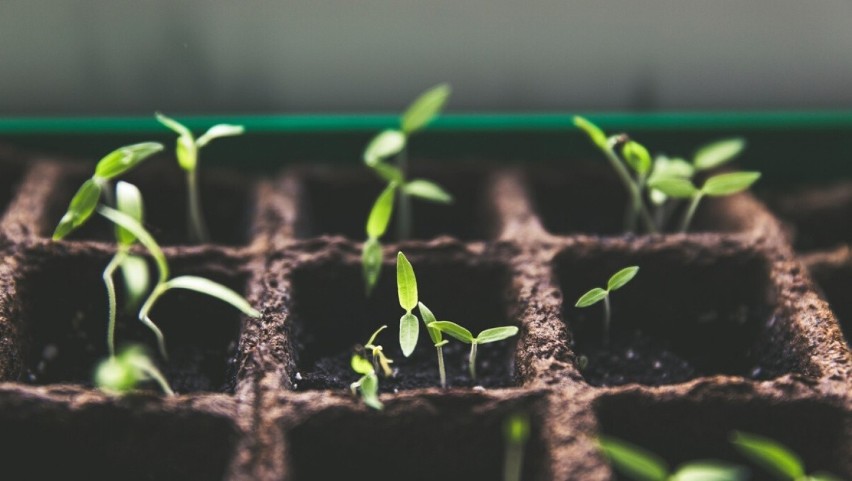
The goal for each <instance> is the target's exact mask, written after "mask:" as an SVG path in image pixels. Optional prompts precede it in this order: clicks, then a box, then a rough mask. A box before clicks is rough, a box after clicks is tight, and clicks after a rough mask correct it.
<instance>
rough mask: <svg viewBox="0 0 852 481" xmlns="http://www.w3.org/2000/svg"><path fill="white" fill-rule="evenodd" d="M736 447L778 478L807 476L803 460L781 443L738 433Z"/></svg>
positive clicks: (735, 437) (793, 478)
mask: <svg viewBox="0 0 852 481" xmlns="http://www.w3.org/2000/svg"><path fill="white" fill-rule="evenodd" d="M732 442H733V444H734V446H735V447H736V448H737V449H738V450H739V451H740V452H741V453H742V454H744V455H745V456H746V457H748V458H749V459H751V460H752V461H753V462H754V463H756V464H758V465H760V466H762V467H763V468H765V469H766V470H768V471H770V472H772V473H773V474H775V475H776V476H780V477H782V478H789V479H791V480H798V479H800V478H802V477H803V476H805V465H804V463H802V460H801V459H799V457H798V456H796V454H795V453H793V452H792V451H790V450H789V449H788V448H787V447H786V446H784V445H782V444H781V443H779V442H777V441H775V440H773V439H769V438H766V437H763V436H757V435H755V434H750V433H745V432H740V431H737V432H735V433H734V435H733V439H732Z"/></svg>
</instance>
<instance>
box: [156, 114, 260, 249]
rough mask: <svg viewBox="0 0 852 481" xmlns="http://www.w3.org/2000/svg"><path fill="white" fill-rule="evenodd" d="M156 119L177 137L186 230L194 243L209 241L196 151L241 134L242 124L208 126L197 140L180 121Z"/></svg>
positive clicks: (242, 130)
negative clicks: (185, 195) (185, 201)
mask: <svg viewBox="0 0 852 481" xmlns="http://www.w3.org/2000/svg"><path fill="white" fill-rule="evenodd" d="M156 116H157V120H158V121H159V122H160V123H161V124H163V125H165V126H166V127H168V128H169V129H171V130H172V131H174V132H175V133H177V134H178V138H177V145H176V148H175V153H176V155H177V161H178V164H179V165H180V168H181V169H183V170H184V172H186V186H187V195H188V198H187V219H188V224H187V231H188V234H189V239H190V240H191V241H193V242H207V241H208V240H209V238H210V236H209V234H208V231H207V224H206V223H205V222H204V214H203V209H202V208H201V192H200V190H199V186H198V156H199V151H200V150H201V149H202V148H203V147H204V146H206V145H207V144H209V143H210V142H211V141H212V140H213V139H218V138H221V137H233V136H235V135H242V134H243V133H244V132H245V128H244V127H243V126H242V125H229V124H218V125H214V126H213V127H210V128H209V129H208V130H207V132H205V133H204V134H203V135H202V136H201V137H198V138H197V139H196V138H195V136H193V135H192V132H190V130H189V129H188V128H187V127H186V126H185V125H183V124H181V123H180V122H178V121H176V120H174V119H172V118H169V117H166V116H165V115H163V114H161V113H159V112H158V113H157V114H156Z"/></svg>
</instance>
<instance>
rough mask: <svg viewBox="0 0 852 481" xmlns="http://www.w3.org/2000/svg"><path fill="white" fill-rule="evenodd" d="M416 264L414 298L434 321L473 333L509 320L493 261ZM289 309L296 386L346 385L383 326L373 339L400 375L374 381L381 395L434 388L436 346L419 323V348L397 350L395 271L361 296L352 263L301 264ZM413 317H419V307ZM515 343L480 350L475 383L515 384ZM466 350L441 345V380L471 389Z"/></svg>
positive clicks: (501, 276) (502, 281) (502, 278)
mask: <svg viewBox="0 0 852 481" xmlns="http://www.w3.org/2000/svg"><path fill="white" fill-rule="evenodd" d="M425 259H426V258H424V261H420V260H419V259H417V258H413V257H412V258H410V260H411V262H412V263H413V264H414V270H415V273H416V276H417V285H418V290H419V297H420V300H421V301H422V302H423V303H424V304H426V306H428V307H429V308H430V309H431V310H432V312H433V313H434V314H435V316H436V317H438V318H439V319H442V320H453V321H454V322H458V323H459V324H462V325H464V326H465V327H467V328H468V329H470V330H471V331H472V332H473V333H474V334H477V333H478V332H479V331H481V330H482V329H485V328H488V327H495V326H498V325H507V324H512V321H511V320H510V319H508V317H507V309H506V308H507V299H506V297H505V296H506V292H507V287H508V283H509V279H508V274H507V272H506V270H505V269H504V268H503V267H502V266H501V265H497V264H490V263H487V262H482V261H476V262H475V263H473V264H463V263H456V262H452V261H442V260H440V259H436V258H431V259H428V260H425ZM290 278H291V281H290V283H291V284H292V297H291V300H292V307H291V310H290V314H289V316H288V318H287V319H286V320H285V326H287V328H288V329H289V337H290V346H291V349H294V350H295V358H296V366H295V369H296V372H291V373H290V374H291V376H290V377H291V380H292V382H293V384H294V385H295V387H296V389H299V390H305V389H340V388H346V387H348V386H349V384H350V383H351V382H353V381H355V380H357V378H358V376H357V375H355V373H354V372H353V371H352V369H351V367H350V359H351V357H352V353H353V352H354V349H355V348H356V347H357V346H358V345H362V344H363V343H365V342H367V340H368V338H369V337H370V335H371V334H372V333H373V331H375V330H376V329H377V328H378V327H380V326H381V325H383V324H384V325H387V326H388V329H386V330H385V331H383V332H382V333H381V334H380V335H379V337H378V339H377V342H378V343H379V344H381V345H382V346H383V347H384V351H385V353H386V354H387V355H388V356H389V357H390V358H391V359H393V360H394V364H393V366H394V367H395V368H397V369H398V374H397V376H395V377H392V378H384V377H382V378H381V380H380V385H381V389H382V391H383V392H393V391H396V390H398V389H412V388H419V387H435V386H438V385H439V378H438V369H437V359H436V352H435V348H434V347H433V346H432V343H431V340H430V339H429V335H428V333H427V332H426V329H425V327H423V325H422V322H421V330H420V337H419V340H418V344H417V348H416V349H415V351H414V353H413V354H412V355H411V357H409V358H405V357H403V355H402V352H401V350H400V347H399V318H400V317H401V316H402V315H403V314H404V311H403V310H402V308H401V307H399V300H398V297H397V291H396V271H395V269H394V268H393V267H391V266H388V267H386V268H385V269H384V271H383V272H382V277H381V280H380V282H379V284H378V286H376V288H375V290H374V291H373V293H372V295H371V296H370V297H367V296H366V295H365V293H364V282H363V280H362V277H361V266H360V264H356V263H354V262H351V263H350V262H332V261H327V262H319V263H312V264H308V265H303V266H301V267H299V268H297V269H296V271H295V272H293V273H292V274H291V275H290ZM414 313H415V315H418V316H419V312H418V310H417V309H415V310H414ZM514 346H515V339H514V338H512V339H509V340H506V341H503V342H497V343H493V344H485V345H482V346H480V348H479V352H478V354H477V375H478V377H477V383H476V384H481V385H484V386H488V387H498V386H510V385H513V384H515V382H516V380H515V368H514V351H513V348H514ZM468 351H469V347H468V345H466V344H462V343H460V342H458V341H455V340H450V343H449V344H448V345H446V346H444V359H445V363H446V371H447V380H448V384H449V385H451V386H471V385H473V384H474V383H472V382H471V380H470V376H469V375H468V370H467V355H468Z"/></svg>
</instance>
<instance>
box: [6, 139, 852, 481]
mask: <svg viewBox="0 0 852 481" xmlns="http://www.w3.org/2000/svg"><path fill="white" fill-rule="evenodd" d="M5 157H6V158H3V159H0V172H3V173H5V175H4V176H3V177H2V183H0V202H3V210H4V212H5V213H4V215H3V219H2V222H0V236H2V237H0V239H2V249H3V257H2V262H0V293H2V295H0V375H2V380H3V381H5V382H3V383H2V384H0V469H2V470H3V471H2V473H3V475H4V476H8V477H9V478H10V479H48V478H59V477H63V478H69V479H77V478H85V479H92V480H99V479H115V478H116V477H121V478H122V479H130V480H135V479H140V480H141V479H158V480H168V479H176V480H177V479H179V480H202V479H203V480H210V479H227V480H280V479H285V480H296V481H312V480H326V479H359V478H360V477H363V475H362V473H363V472H364V471H363V470H364V469H369V470H370V479H372V480H379V481H381V480H398V479H408V480H430V481H431V480H436V479H440V480H445V481H456V480H474V479H476V480H478V479H489V480H491V479H500V478H501V470H502V462H503V456H504V454H503V440H502V434H501V424H502V422H503V420H504V419H505V418H506V417H507V416H508V415H509V414H511V413H514V412H517V411H524V412H526V413H528V414H529V416H530V420H531V428H532V432H531V436H530V439H529V441H528V443H527V445H526V448H525V463H524V468H523V479H524V480H583V481H587V480H588V481H596V480H601V481H603V480H607V479H620V478H615V477H614V475H613V473H612V471H611V470H610V468H609V467H608V466H607V464H606V463H605V462H604V460H603V458H602V457H601V455H600V454H599V453H598V452H597V449H596V446H595V441H594V439H595V436H596V435H598V434H600V433H605V434H610V435H613V436H618V437H621V438H624V439H626V440H628V441H632V442H635V443H638V444H641V445H643V446H646V447H648V448H649V449H652V450H655V451H657V452H659V453H660V454H661V455H663V456H665V457H666V459H667V460H668V461H669V462H671V463H677V462H681V461H684V460H687V459H692V458H694V457H702V458H706V457H717V458H721V459H728V460H732V461H739V458H738V457H737V455H736V454H735V453H734V452H733V451H732V450H731V448H730V446H729V444H728V442H727V437H728V435H729V433H730V431H731V430H733V429H742V430H746V431H754V432H758V433H762V434H766V435H769V436H772V437H774V438H776V439H777V440H779V441H781V442H783V443H785V444H787V445H789V446H790V447H792V448H793V449H795V450H797V452H799V453H800V454H801V455H802V456H803V458H804V459H805V461H806V463H807V465H808V468H809V469H810V470H814V471H816V470H827V471H831V472H834V473H836V474H838V475H839V476H841V477H845V478H850V477H852V456H850V455H849V454H850V446H852V394H850V390H852V389H851V388H850V387H852V354H850V351H849V346H848V344H847V343H846V342H845V341H844V338H843V335H842V332H841V328H840V325H839V323H838V321H837V319H836V318H835V316H834V314H833V313H832V311H831V310H830V309H829V307H828V304H827V303H826V302H825V301H824V300H823V299H822V298H821V297H820V296H819V294H818V293H817V291H816V289H815V288H814V285H813V283H812V282H811V280H810V277H809V274H808V273H807V271H806V269H805V268H804V264H803V263H802V262H801V260H800V259H799V258H797V257H796V256H795V255H794V251H793V249H792V247H791V246H790V245H789V244H788V242H787V236H786V235H785V234H784V231H783V230H782V227H781V224H780V223H779V222H778V221H777V220H776V218H775V217H773V215H772V214H770V213H769V211H767V210H766V209H765V208H764V207H763V205H762V204H761V203H760V202H758V201H756V200H755V199H754V198H753V197H752V196H751V195H749V194H741V195H737V196H734V197H731V198H725V199H713V200H709V201H707V202H706V203H705V204H704V205H703V206H702V207H701V209H700V210H699V212H698V217H697V218H696V224H695V226H696V229H697V233H693V234H688V235H655V236H622V235H619V234H618V233H617V222H618V219H620V216H621V213H622V212H623V208H624V207H623V205H624V204H623V197H621V196H622V194H621V191H620V189H619V186H618V184H616V183H615V182H613V179H612V177H611V176H607V175H606V171H605V170H602V169H600V168H597V167H592V168H586V167H580V166H577V165H573V164H572V165H571V166H570V167H566V168H565V169H558V170H552V169H544V168H532V167H530V168H521V167H517V168H512V167H501V168H495V167H492V166H489V165H488V164H469V165H462V166H458V165H455V166H453V167H451V168H450V167H446V166H442V165H435V166H433V167H429V168H426V169H424V175H425V176H427V177H429V178H433V179H435V180H437V181H438V182H440V183H442V185H444V186H445V187H447V188H448V189H449V190H450V191H454V192H458V197H457V203H456V205H454V206H452V207H435V206H427V205H417V206H416V207H415V209H414V216H415V225H416V228H415V239H413V240H411V241H406V242H401V243H399V242H396V241H395V240H394V239H393V238H392V236H390V238H388V239H385V240H384V241H385V254H386V255H385V269H384V271H383V274H382V280H381V282H380V284H379V285H378V287H377V288H376V290H375V292H374V293H373V295H372V296H371V297H370V298H369V299H368V298H365V297H364V295H363V284H362V282H361V277H360V264H359V257H360V249H361V242H362V241H363V237H364V232H363V221H364V219H365V217H366V214H367V211H368V210H369V207H370V204H371V202H372V200H373V199H374V198H375V196H376V195H377V194H378V193H379V191H380V190H381V184H380V183H379V182H377V181H375V179H374V178H373V177H372V176H371V175H370V174H369V173H367V172H364V171H363V169H358V168H353V169H346V168H323V167H310V168H308V167H293V168H287V169H285V170H284V171H282V172H281V173H279V174H278V175H276V176H275V177H273V178H268V179H252V178H245V177H244V176H242V175H239V174H236V173H234V172H230V171H216V170H215V169H208V170H206V171H204V172H203V173H202V184H203V185H202V188H203V191H204V198H205V202H206V208H207V209H208V212H207V214H208V221H209V223H210V227H211V230H212V232H213V241H214V242H213V243H211V244H207V245H199V246H190V245H186V243H185V237H184V233H183V223H184V216H185V212H184V200H183V196H184V192H183V187H182V185H181V183H180V177H179V173H178V176H177V177H176V176H175V174H176V173H177V171H176V168H175V167H174V166H173V165H172V164H173V161H171V160H166V159H163V158H160V159H157V158H155V159H151V160H149V161H146V164H145V165H144V166H142V167H140V168H139V169H137V170H136V171H134V172H133V173H132V175H131V176H129V178H128V180H130V181H131V182H134V183H137V184H138V185H139V186H140V188H141V189H142V192H143V195H144V196H145V198H146V200H147V207H148V212H149V222H148V224H149V227H150V229H151V231H152V232H153V233H154V235H155V236H156V237H158V238H159V239H161V240H162V243H163V244H164V245H165V252H166V255H167V257H168V258H169V260H170V263H171V265H172V266H173V269H174V271H175V272H177V273H194V274H201V275H205V276H208V277H211V278H213V279H214V280H217V281H219V282H223V283H225V284H227V285H229V286H230V287H232V288H234V289H235V290H237V291H239V292H241V293H242V294H244V295H245V296H246V298H247V299H248V300H249V301H250V302H251V303H252V305H254V306H255V307H257V308H258V309H259V310H260V311H261V312H262V314H263V315H262V317H260V318H258V319H250V318H246V317H244V316H242V315H240V314H238V313H236V312H235V311H233V310H232V309H231V308H230V307H228V306H225V305H223V304H219V303H217V302H216V301H212V300H208V299H205V298H203V297H202V296H194V295H191V294H188V293H187V294H185V295H181V294H174V295H172V294H169V295H170V296H172V297H169V298H167V299H165V300H164V304H163V305H162V306H160V307H158V308H157V310H156V311H155V312H154V315H153V318H154V320H155V322H158V323H159V324H161V326H162V327H163V329H164V330H165V331H166V335H167V342H168V343H169V349H170V352H171V353H172V355H173V359H172V361H171V362H170V363H167V364H165V363H164V364H163V366H164V371H165V373H166V375H167V376H168V377H169V378H170V379H171V380H172V382H173V385H174V386H175V388H176V389H177V390H178V391H179V392H180V394H181V395H180V396H179V397H177V398H174V399H167V398H164V397H161V396H159V395H157V394H156V392H154V391H143V392H140V393H138V394H134V395H130V396H127V397H123V398H115V397H110V396H107V395H104V394H102V393H100V392H98V391H96V390H94V389H92V388H91V385H90V384H89V382H88V379H89V378H90V370H91V368H92V367H93V363H94V362H95V360H96V359H97V358H98V357H100V356H102V355H103V354H104V351H105V349H104V348H103V344H104V340H103V337H104V330H105V329H104V326H105V323H106V315H105V310H106V298H105V294H104V292H103V286H102V284H101V278H100V273H101V271H102V269H103V267H104V265H105V263H106V262H107V259H108V258H109V256H110V255H111V253H112V252H114V247H113V245H111V243H110V242H109V240H110V235H111V231H110V229H109V228H107V227H105V225H106V224H105V223H104V222H100V220H99V219H96V220H95V221H94V222H92V224H91V226H89V227H87V228H86V229H84V230H82V231H80V232H79V233H76V234H75V235H74V236H73V237H72V238H70V239H69V240H67V241H63V242H58V243H54V242H51V241H50V239H49V235H50V233H51V231H52V229H53V226H54V225H55V224H56V222H57V220H58V218H59V216H60V215H61V214H62V211H63V209H64V208H65V206H66V205H67V202H68V200H69V199H70V197H71V195H72V194H73V191H74V189H75V188H76V186H77V185H78V184H79V182H80V181H81V180H82V179H83V178H84V176H85V175H87V172H88V171H87V168H88V167H87V166H80V165H78V164H66V163H62V162H57V161H52V160H49V159H42V158H25V156H22V155H20V154H7V155H6V156H5ZM416 165H422V163H417V164H416ZM175 178H176V179H177V180H175ZM155 181H156V183H154V182H155ZM155 185H156V186H157V187H153V186H155ZM581 207H582V208H581ZM613 219H615V223H613ZM389 232H393V226H391V229H390V230H389ZM399 250H403V251H404V252H405V253H406V255H407V256H408V258H409V260H410V261H411V262H412V264H413V265H414V268H415V271H416V273H417V276H418V285H419V290H420V297H421V298H422V299H423V300H424V302H426V303H427V304H428V305H429V307H430V308H431V309H432V310H433V311H434V312H435V313H436V314H437V315H438V317H439V318H442V319H443V318H446V319H452V320H457V321H459V322H461V323H464V324H465V325H466V326H468V327H470V328H472V330H474V331H478V330H479V329H481V328H483V327H487V326H494V325H501V324H514V325H517V326H518V327H519V328H520V332H519V334H518V336H516V337H514V338H511V339H510V340H509V341H506V342H502V343H497V344H494V345H491V346H483V348H482V349H481V351H480V355H479V358H478V361H479V365H478V371H479V374H480V376H481V379H480V382H479V383H477V385H478V386H482V387H476V386H473V385H472V383H471V382H470V380H469V379H468V377H467V371H466V359H465V358H466V349H462V348H459V347H457V346H458V345H457V344H455V343H453V344H451V345H450V346H453V347H450V346H448V348H447V352H446V358H447V371H448V378H449V384H450V386H451V387H450V388H449V389H447V390H442V389H440V388H438V387H437V385H438V374H437V369H436V367H435V359H434V350H433V348H432V347H431V344H430V343H428V342H426V338H427V335H426V333H425V332H421V341H420V344H419V345H418V347H417V349H416V350H415V353H414V355H412V356H411V357H410V358H408V359H405V358H403V357H402V356H401V354H400V353H399V348H398V345H397V342H396V334H397V325H398V319H399V317H400V315H401V314H402V311H401V309H400V308H399V306H398V304H397V299H396V293H395V292H394V288H395V283H394V275H393V266H394V264H393V259H394V255H393V254H395V253H396V252H397V251H399ZM628 264H636V265H639V266H640V268H641V270H640V274H639V276H638V277H637V278H636V279H635V280H634V281H633V282H632V283H631V284H630V285H629V286H627V287H625V288H624V289H623V290H621V291H619V292H618V293H617V294H619V295H618V296H614V297H613V324H612V329H613V342H612V344H611V345H610V347H608V348H604V347H602V345H601V342H600V320H601V315H602V313H601V312H600V311H599V310H597V309H595V308H590V309H585V310H578V309H575V308H573V305H574V301H575V300H576V299H577V297H578V296H579V295H580V294H582V293H583V292H584V291H585V290H586V289H588V288H589V287H592V286H594V285H599V284H600V283H602V282H604V281H605V279H606V277H607V276H608V275H609V274H610V273H611V272H612V271H613V270H614V269H616V268H619V267H622V266H624V265H628ZM818 272H819V271H818V270H816V269H815V274H816V275H817V276H819V274H818ZM826 292H829V289H828V288H826ZM829 295H831V294H829ZM840 298H841V299H842V296H841V297H840ZM838 312H841V311H840V310H838ZM120 322H121V326H120V327H119V330H118V339H119V342H121V341H127V340H137V341H141V342H146V343H148V344H149V345H152V342H153V340H152V339H151V336H150V333H148V332H147V331H146V330H144V329H142V328H140V327H139V326H138V325H137V324H138V323H137V322H135V321H134V320H133V316H129V315H122V316H121V317H120ZM382 324H388V325H389V327H390V329H388V331H387V332H385V333H384V334H383V335H382V337H380V342H381V343H382V345H384V346H385V348H386V349H387V353H388V354H389V355H390V357H392V358H393V359H394V360H395V361H396V363H395V366H396V367H397V368H398V369H399V371H400V376H399V377H398V378H394V379H384V378H382V379H381V383H380V384H381V392H382V394H381V400H382V402H383V403H384V404H385V410H384V411H381V412H378V411H374V410H371V409H369V408H367V407H365V406H364V405H363V404H362V403H361V402H360V400H359V399H358V398H355V397H353V396H352V395H351V394H350V393H349V392H348V385H349V383H351V382H352V381H354V380H355V379H356V376H355V375H354V373H352V372H351V371H350V370H349V369H348V366H347V364H348V360H349V355H350V354H351V352H352V348H353V346H355V345H356V344H359V343H363V342H364V341H365V340H366V339H367V337H368V336H369V335H370V333H371V332H372V331H373V330H375V329H376V328H377V327H378V326H380V325H382ZM581 359H585V360H586V361H584V362H581V361H580V360H581ZM585 362H587V364H585V366H584V367H583V369H580V367H579V366H580V365H581V364H584V363H585ZM34 460H35V461H34ZM756 479H760V478H759V477H758V478H756Z"/></svg>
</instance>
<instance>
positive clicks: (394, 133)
mask: <svg viewBox="0 0 852 481" xmlns="http://www.w3.org/2000/svg"><path fill="white" fill-rule="evenodd" d="M405 143H406V138H405V134H403V133H402V132H400V131H399V130H385V131H383V132H379V134H378V135H376V136H375V137H373V140H371V141H370V143H369V144H367V148H366V149H364V162H365V163H366V164H367V165H369V166H370V167H374V166H375V165H376V164H377V163H379V162H380V161H381V160H382V159H386V158H388V157H391V156H394V155H396V154H398V153H400V152H402V149H404V148H405Z"/></svg>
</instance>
